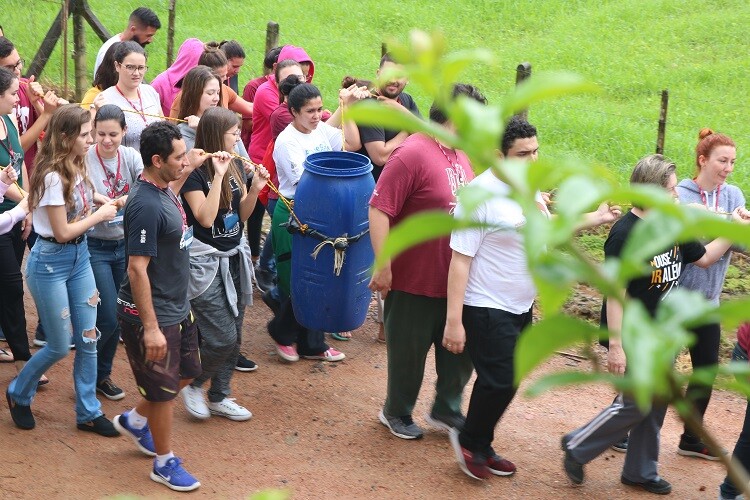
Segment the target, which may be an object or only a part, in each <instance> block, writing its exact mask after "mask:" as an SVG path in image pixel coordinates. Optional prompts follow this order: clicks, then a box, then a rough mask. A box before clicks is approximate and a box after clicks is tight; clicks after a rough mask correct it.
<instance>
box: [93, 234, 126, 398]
mask: <svg viewBox="0 0 750 500" xmlns="http://www.w3.org/2000/svg"><path fill="white" fill-rule="evenodd" d="M87 239H88V243H89V252H90V253H91V270H92V271H93V272H94V279H95V280H96V288H97V289H98V290H99V299H100V301H99V307H97V309H96V328H97V329H98V330H99V334H100V337H99V344H98V346H97V347H98V349H97V353H98V354H97V366H96V383H97V384H98V383H99V382H102V381H103V380H106V379H108V378H109V376H110V375H111V374H112V360H113V359H114V358H115V352H116V351H117V344H118V343H119V340H120V323H119V322H118V321H117V311H116V310H115V309H116V308H115V306H116V305H117V292H118V291H119V290H120V283H122V279H123V277H124V276H125V240H124V239H123V240H112V241H110V240H100V239H97V238H87Z"/></svg>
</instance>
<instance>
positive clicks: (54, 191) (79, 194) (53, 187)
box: [32, 172, 94, 238]
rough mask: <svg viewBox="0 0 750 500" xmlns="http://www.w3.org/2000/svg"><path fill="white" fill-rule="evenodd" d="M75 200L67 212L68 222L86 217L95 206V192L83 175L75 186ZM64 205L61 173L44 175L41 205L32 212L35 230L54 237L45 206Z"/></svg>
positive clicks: (40, 233) (47, 236)
mask: <svg viewBox="0 0 750 500" xmlns="http://www.w3.org/2000/svg"><path fill="white" fill-rule="evenodd" d="M84 200H85V201H84ZM73 202H74V203H73V208H72V209H71V210H69V211H68V212H67V215H68V217H67V219H68V222H75V221H77V220H80V219H83V218H85V217H86V216H88V215H89V213H91V208H92V207H93V206H94V192H93V191H92V190H91V188H90V187H89V186H87V185H86V183H85V182H84V181H83V178H82V177H78V179H77V181H76V185H75V186H73ZM64 205H65V196H64V194H63V186H62V181H61V180H60V174H58V173H57V172H50V173H48V174H47V175H45V176H44V194H43V195H42V198H41V200H39V205H38V206H37V207H36V208H34V210H33V212H32V213H33V215H32V217H33V219H34V231H36V232H37V234H39V235H41V236H44V237H45V238H53V237H54V236H55V235H54V233H53V232H52V224H50V221H49V214H48V213H47V209H46V208H45V207H59V206H64Z"/></svg>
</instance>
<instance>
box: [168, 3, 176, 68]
mask: <svg viewBox="0 0 750 500" xmlns="http://www.w3.org/2000/svg"><path fill="white" fill-rule="evenodd" d="M176 4H177V0H169V27H168V28H167V68H168V67H170V66H171V65H172V62H173V61H174V20H175V11H176V10H177V5H176Z"/></svg>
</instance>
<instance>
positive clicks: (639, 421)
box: [563, 394, 667, 482]
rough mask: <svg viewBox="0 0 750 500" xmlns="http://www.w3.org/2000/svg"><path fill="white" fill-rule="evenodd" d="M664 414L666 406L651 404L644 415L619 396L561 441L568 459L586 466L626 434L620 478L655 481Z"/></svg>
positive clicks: (631, 402) (627, 399) (630, 400)
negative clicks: (625, 447) (626, 441)
mask: <svg viewBox="0 0 750 500" xmlns="http://www.w3.org/2000/svg"><path fill="white" fill-rule="evenodd" d="M666 413H667V405H666V404H662V403H654V404H653V405H652V406H651V411H650V412H649V413H648V414H645V415H644V414H643V413H642V412H641V411H640V410H639V409H638V406H636V404H635V401H634V400H633V399H631V398H629V397H626V396H623V395H622V394H620V395H618V396H617V398H616V399H615V400H614V402H613V403H612V404H611V405H610V406H608V407H607V408H605V409H604V410H603V411H602V412H601V413H599V415H597V416H596V417H595V418H594V419H593V420H592V421H591V422H589V423H588V424H586V425H584V426H583V427H580V428H578V429H576V430H574V431H573V432H571V433H569V434H566V435H565V437H564V438H563V441H564V442H565V444H566V446H567V448H568V451H569V452H570V455H571V456H572V458H573V459H574V460H575V461H576V462H578V463H581V464H586V463H588V462H590V461H592V460H593V459H595V458H596V457H598V456H599V455H600V454H601V453H602V452H603V451H604V450H606V449H607V448H609V447H610V446H612V445H613V444H615V443H617V442H618V441H620V440H622V439H623V438H624V437H625V436H626V435H627V434H628V432H630V437H629V439H628V452H627V454H626V455H625V464H624V465H623V468H622V475H623V477H625V478H626V479H629V480H631V481H636V482H646V481H653V480H656V479H658V478H659V474H658V472H657V465H658V461H659V431H660V430H661V426H662V424H663V423H664V416H665V415H666Z"/></svg>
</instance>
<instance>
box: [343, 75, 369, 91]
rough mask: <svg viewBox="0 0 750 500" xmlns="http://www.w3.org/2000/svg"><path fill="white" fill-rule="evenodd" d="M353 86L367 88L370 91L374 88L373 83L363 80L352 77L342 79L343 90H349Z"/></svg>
mask: <svg viewBox="0 0 750 500" xmlns="http://www.w3.org/2000/svg"><path fill="white" fill-rule="evenodd" d="M352 85H356V86H357V87H367V88H368V89H370V88H372V81H370V80H362V79H361V78H355V77H353V76H351V75H346V76H345V77H344V78H342V79H341V88H342V89H348V88H349V87H351V86H352Z"/></svg>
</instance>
